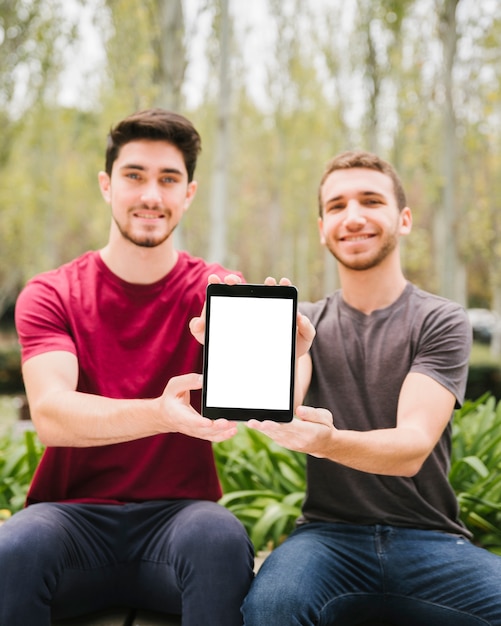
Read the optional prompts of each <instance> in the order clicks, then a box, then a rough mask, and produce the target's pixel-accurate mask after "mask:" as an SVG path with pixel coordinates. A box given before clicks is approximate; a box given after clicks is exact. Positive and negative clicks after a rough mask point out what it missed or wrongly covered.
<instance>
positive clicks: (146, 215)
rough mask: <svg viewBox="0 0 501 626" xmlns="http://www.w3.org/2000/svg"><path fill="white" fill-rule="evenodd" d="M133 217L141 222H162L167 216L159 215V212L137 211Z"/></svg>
mask: <svg viewBox="0 0 501 626" xmlns="http://www.w3.org/2000/svg"><path fill="white" fill-rule="evenodd" d="M132 215H133V216H134V217H137V218H138V219H141V220H160V219H164V218H165V215H164V214H163V213H158V211H135V212H134V213H133V214H132Z"/></svg>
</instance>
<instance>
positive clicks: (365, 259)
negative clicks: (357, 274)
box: [326, 232, 398, 271]
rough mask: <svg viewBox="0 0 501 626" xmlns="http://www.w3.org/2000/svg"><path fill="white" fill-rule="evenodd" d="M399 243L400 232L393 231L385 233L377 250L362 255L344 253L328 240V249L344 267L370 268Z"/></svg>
mask: <svg viewBox="0 0 501 626" xmlns="http://www.w3.org/2000/svg"><path fill="white" fill-rule="evenodd" d="M397 245H398V234H397V233H396V232H392V233H388V234H386V235H385V237H384V238H383V240H382V242H381V245H380V246H379V248H378V249H377V250H374V251H372V252H370V253H361V254H360V255H356V254H350V255H344V254H343V253H342V252H340V251H339V250H337V249H336V246H335V245H334V244H332V243H331V242H329V241H326V246H327V248H328V250H329V251H330V253H331V254H332V256H333V257H334V258H335V259H336V260H337V261H338V263H340V264H341V265H342V266H343V267H346V268H347V269H350V270H354V271H364V270H370V269H372V268H374V267H377V266H378V265H380V264H381V263H382V262H383V261H384V260H385V259H386V258H387V257H388V256H389V255H390V254H391V253H392V252H393V251H394V250H395V248H396V247H397Z"/></svg>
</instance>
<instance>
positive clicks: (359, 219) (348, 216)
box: [343, 200, 366, 229]
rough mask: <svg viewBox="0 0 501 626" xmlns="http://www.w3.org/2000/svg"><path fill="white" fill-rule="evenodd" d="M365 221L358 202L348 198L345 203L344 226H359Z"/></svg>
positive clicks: (355, 227)
mask: <svg viewBox="0 0 501 626" xmlns="http://www.w3.org/2000/svg"><path fill="white" fill-rule="evenodd" d="M365 222H366V219H365V217H364V215H363V212H362V207H361V206H360V203H359V202H357V201H356V200H350V201H349V202H348V204H347V205H346V209H345V215H344V220H343V223H344V225H345V226H346V228H354V229H357V228H360V227H361V226H363V225H364V224H365Z"/></svg>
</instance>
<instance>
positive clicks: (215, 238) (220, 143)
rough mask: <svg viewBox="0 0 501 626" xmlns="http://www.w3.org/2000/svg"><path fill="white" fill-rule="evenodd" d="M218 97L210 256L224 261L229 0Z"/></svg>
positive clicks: (222, 25) (225, 8) (223, 27)
mask: <svg viewBox="0 0 501 626" xmlns="http://www.w3.org/2000/svg"><path fill="white" fill-rule="evenodd" d="M220 3H221V21H220V29H221V30H220V58H219V98H218V110H217V126H216V140H215V148H214V167H213V173H212V188H211V197H210V206H209V209H210V217H211V224H210V243H209V253H208V260H209V261H212V262H216V263H221V264H224V263H225V262H226V257H227V251H226V250H227V242H226V233H227V213H228V211H227V203H228V164H229V153H230V114H231V80H230V31H231V24H230V16H229V0H220Z"/></svg>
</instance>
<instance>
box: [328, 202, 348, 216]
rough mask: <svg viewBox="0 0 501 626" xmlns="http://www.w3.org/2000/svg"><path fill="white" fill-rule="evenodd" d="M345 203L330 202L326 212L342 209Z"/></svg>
mask: <svg viewBox="0 0 501 626" xmlns="http://www.w3.org/2000/svg"><path fill="white" fill-rule="evenodd" d="M344 206H345V205H344V204H342V203H341V202H336V203H334V204H328V205H327V206H326V207H325V212H326V213H332V212H334V211H342V210H343V209H344Z"/></svg>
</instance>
